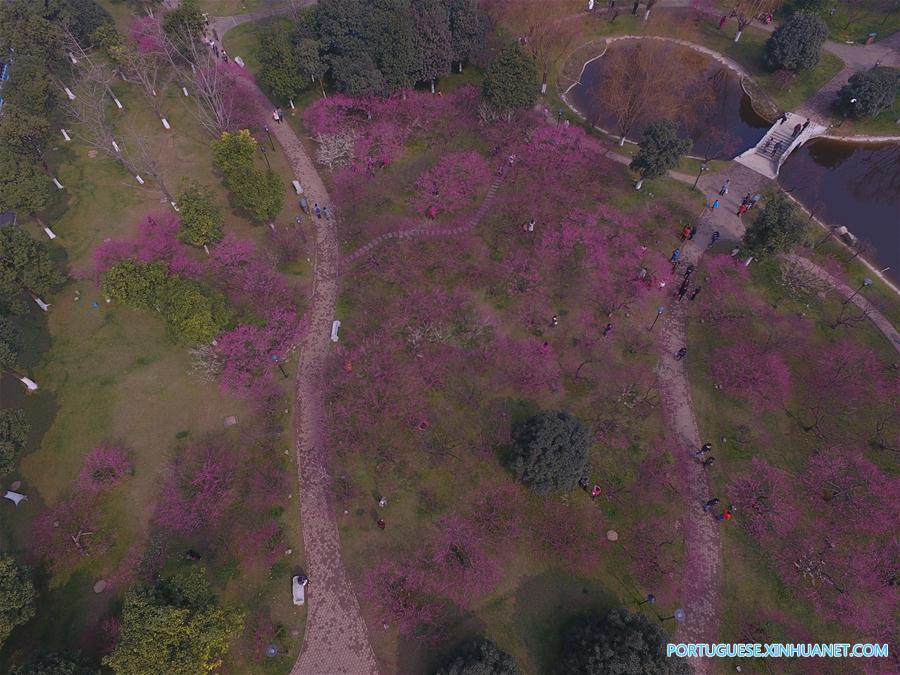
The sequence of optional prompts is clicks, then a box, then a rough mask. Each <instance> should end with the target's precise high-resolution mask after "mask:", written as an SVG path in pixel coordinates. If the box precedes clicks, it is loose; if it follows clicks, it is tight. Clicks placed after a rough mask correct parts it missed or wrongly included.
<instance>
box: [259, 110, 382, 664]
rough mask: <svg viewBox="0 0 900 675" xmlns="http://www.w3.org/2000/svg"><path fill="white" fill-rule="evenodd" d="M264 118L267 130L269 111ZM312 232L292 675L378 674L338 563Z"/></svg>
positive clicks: (303, 172) (303, 174) (301, 384)
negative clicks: (301, 613)
mask: <svg viewBox="0 0 900 675" xmlns="http://www.w3.org/2000/svg"><path fill="white" fill-rule="evenodd" d="M262 114H263V115H264V118H265V119H266V122H268V119H269V114H270V110H269V108H267V109H266V110H265V111H263V113H262ZM270 129H271V132H272V134H274V136H275V138H277V139H278V143H279V144H280V145H281V147H282V149H283V150H284V153H285V156H286V157H287V160H288V163H289V164H290V165H291V168H292V169H293V172H294V175H295V177H296V178H297V179H298V180H299V181H300V184H301V185H303V189H304V190H305V192H306V194H307V196H308V198H309V200H310V202H313V203H318V204H322V205H326V204H328V203H329V202H328V193H327V192H326V190H325V185H324V184H323V183H322V179H321V178H320V177H319V174H318V173H317V171H316V169H315V166H314V165H313V163H312V161H311V160H310V159H309V156H308V155H307V154H306V151H305V150H304V149H303V146H302V145H301V143H300V139H298V138H297V135H296V134H295V133H294V131H293V129H292V128H291V127H290V125H289V124H273V125H271V126H270ZM332 210H333V209H332ZM314 224H315V226H316V236H315V253H314V256H315V257H314V260H313V288H312V300H311V302H310V305H309V308H308V310H307V312H306V317H305V318H306V320H307V322H308V323H307V328H306V330H305V331H304V333H303V335H302V337H301V341H300V361H299V365H298V367H297V386H296V391H297V410H298V412H297V414H296V417H295V434H296V450H297V470H298V479H299V483H300V521H301V523H302V526H303V550H304V555H305V558H306V567H307V574H308V576H309V578H310V579H311V581H310V587H309V588H310V591H309V604H308V605H307V607H308V615H307V621H306V634H305V636H304V638H303V646H302V647H301V650H300V656H299V658H298V659H297V662H296V663H295V664H294V667H293V669H292V670H291V673H293V674H294V675H301V674H302V675H313V674H316V675H318V674H320V673H321V674H323V675H325V674H331V673H347V674H348V675H364V674H367V673H377V672H378V666H377V663H376V661H375V654H374V652H373V651H372V646H371V645H370V643H369V637H368V634H367V632H366V624H365V622H364V621H363V618H362V614H361V612H360V609H359V601H358V600H357V598H356V594H355V593H354V592H353V587H352V586H351V584H350V580H349V579H348V577H347V572H346V570H345V568H344V563H343V560H342V558H341V542H340V535H339V532H338V526H337V520H336V519H335V514H334V509H333V504H332V502H331V499H330V495H331V477H330V475H329V473H328V457H327V454H326V449H325V391H326V390H327V383H326V382H325V380H324V374H325V365H326V361H327V359H328V354H329V346H330V341H329V335H330V332H331V322H332V321H333V319H334V310H335V304H336V302H337V294H338V264H339V263H338V242H337V227H336V224H335V222H334V220H333V219H332V218H319V219H316V220H315V221H314Z"/></svg>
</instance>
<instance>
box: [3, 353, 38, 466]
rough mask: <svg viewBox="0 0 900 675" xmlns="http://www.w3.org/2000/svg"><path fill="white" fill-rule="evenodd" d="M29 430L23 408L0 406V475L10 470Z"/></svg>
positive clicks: (22, 447)
mask: <svg viewBox="0 0 900 675" xmlns="http://www.w3.org/2000/svg"><path fill="white" fill-rule="evenodd" d="M0 339H2V338H0ZM29 431H31V425H29V424H28V420H26V419H25V411H24V410H19V409H16V408H0V476H2V475H3V474H6V473H9V472H10V471H12V469H13V466H15V462H16V458H17V457H18V456H19V455H20V454H21V453H22V451H23V450H24V449H25V443H26V442H27V441H28V433H29Z"/></svg>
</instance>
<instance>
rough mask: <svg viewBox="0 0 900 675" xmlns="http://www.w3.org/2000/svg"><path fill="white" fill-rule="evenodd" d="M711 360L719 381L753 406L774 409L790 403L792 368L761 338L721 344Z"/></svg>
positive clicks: (715, 376)
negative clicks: (761, 341) (722, 345)
mask: <svg viewBox="0 0 900 675" xmlns="http://www.w3.org/2000/svg"><path fill="white" fill-rule="evenodd" d="M711 363H712V365H711V368H710V370H711V372H712V376H713V378H715V381H716V383H717V384H718V385H720V386H721V387H722V388H723V389H724V390H725V391H726V392H727V393H729V394H733V395H736V396H740V397H742V398H744V399H746V400H747V401H748V402H749V403H750V405H752V406H753V407H754V409H756V410H775V409H778V408H781V407H783V406H784V405H785V404H786V403H787V400H788V397H789V395H790V388H791V371H790V369H789V368H788V367H787V365H786V364H785V362H784V360H783V359H782V357H781V355H780V354H779V353H777V352H776V351H774V350H773V349H771V348H768V349H767V348H766V346H765V345H763V344H760V342H759V341H757V340H753V341H752V342H749V341H742V342H739V343H737V344H731V345H728V346H725V347H720V348H719V349H716V350H715V351H713V353H712V359H711Z"/></svg>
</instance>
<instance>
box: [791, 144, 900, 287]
mask: <svg viewBox="0 0 900 675" xmlns="http://www.w3.org/2000/svg"><path fill="white" fill-rule="evenodd" d="M779 183H781V185H782V187H784V189H786V190H790V192H791V194H793V195H794V196H795V197H797V199H799V200H800V201H801V202H803V204H804V206H806V207H807V208H808V209H810V210H811V211H812V212H813V213H815V215H816V216H817V217H818V218H819V220H821V221H822V222H824V223H827V224H828V225H843V226H844V227H846V228H847V229H848V230H850V232H852V233H853V234H854V235H856V236H857V237H859V238H860V239H863V240H865V241H867V242H868V243H870V244H871V245H872V246H873V247H874V248H875V250H876V251H877V253H876V255H875V258H876V259H875V260H874V261H871V262H874V263H877V265H878V266H879V267H888V266H890V268H891V269H890V270H889V271H887V272H886V273H885V274H886V275H887V276H889V277H891V279H893V280H894V281H898V282H900V144H897V143H893V144H891V143H887V144H875V143H865V144H860V143H855V144H854V143H846V142H843V141H834V140H829V139H816V140H813V141H812V142H810V143H807V144H806V145H804V146H803V147H801V148H798V149H797V150H795V151H794V152H793V153H792V154H791V156H790V157H788V159H787V160H786V161H785V163H784V166H782V167H781V172H780V175H779Z"/></svg>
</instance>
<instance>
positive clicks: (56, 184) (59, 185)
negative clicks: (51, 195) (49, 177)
mask: <svg viewBox="0 0 900 675" xmlns="http://www.w3.org/2000/svg"><path fill="white" fill-rule="evenodd" d="M53 184H54V185H55V186H56V189H57V190H62V189H63V188H64V187H65V185H63V184H62V183H60V182H59V178H54V179H53Z"/></svg>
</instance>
